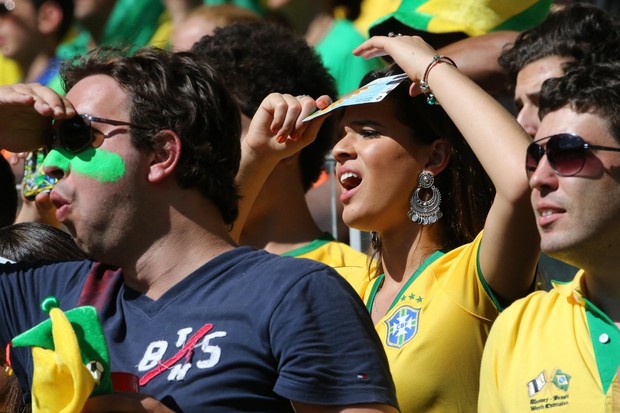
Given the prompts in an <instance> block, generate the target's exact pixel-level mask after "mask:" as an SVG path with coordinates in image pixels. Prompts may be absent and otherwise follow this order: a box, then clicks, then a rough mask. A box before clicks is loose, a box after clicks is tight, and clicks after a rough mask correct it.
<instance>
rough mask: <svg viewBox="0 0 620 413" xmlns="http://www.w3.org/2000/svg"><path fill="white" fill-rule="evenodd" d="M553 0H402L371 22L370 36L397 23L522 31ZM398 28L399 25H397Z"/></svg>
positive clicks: (448, 29)
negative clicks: (391, 9)
mask: <svg viewBox="0 0 620 413" xmlns="http://www.w3.org/2000/svg"><path fill="white" fill-rule="evenodd" d="M552 2H553V0H521V1H519V2H516V1H514V0H495V1H489V0H403V1H402V3H401V4H400V6H399V7H398V9H396V11H395V12H393V13H390V14H387V15H385V16H383V17H381V18H380V19H378V20H376V21H375V22H373V23H372V24H371V25H370V27H369V29H368V31H369V33H370V35H371V36H372V35H386V34H387V33H389V32H390V31H392V32H395V33H396V32H397V30H398V28H399V26H400V25H404V26H406V27H408V28H411V29H412V30H415V31H421V32H429V33H455V32H462V33H465V34H467V35H468V36H478V35H481V34H484V33H487V32H491V31H497V30H517V31H520V30H525V29H528V28H530V27H533V26H536V25H537V24H539V23H540V22H541V21H542V20H544V18H545V17H546V16H547V14H549V10H550V7H551V4H552ZM400 27H402V26H400Z"/></svg>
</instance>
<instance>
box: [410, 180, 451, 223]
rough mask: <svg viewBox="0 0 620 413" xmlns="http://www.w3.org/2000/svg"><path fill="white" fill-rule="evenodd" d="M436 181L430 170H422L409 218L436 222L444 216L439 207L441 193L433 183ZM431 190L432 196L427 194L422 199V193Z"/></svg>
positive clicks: (424, 221) (412, 198)
mask: <svg viewBox="0 0 620 413" xmlns="http://www.w3.org/2000/svg"><path fill="white" fill-rule="evenodd" d="M434 182H435V178H434V177H433V174H432V173H430V172H428V171H422V172H421V173H420V176H418V187H417V188H416V189H415V191H413V194H412V195H411V200H410V201H409V212H407V216H409V219H411V220H412V221H413V222H415V223H417V224H421V225H428V224H434V223H435V222H437V221H439V218H441V217H442V216H443V213H442V212H441V210H440V209H439V204H440V203H441V194H440V193H439V189H437V187H436V186H434V185H433V183H434ZM429 190H430V191H431V194H430V197H429V196H426V197H425V198H426V199H422V198H421V197H420V195H421V193H427V192H428V191H429ZM426 195H428V194H426Z"/></svg>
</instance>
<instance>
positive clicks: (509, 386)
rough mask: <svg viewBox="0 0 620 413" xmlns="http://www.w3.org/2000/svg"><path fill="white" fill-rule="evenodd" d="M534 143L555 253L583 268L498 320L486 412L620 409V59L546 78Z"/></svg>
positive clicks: (544, 234) (487, 371)
mask: <svg viewBox="0 0 620 413" xmlns="http://www.w3.org/2000/svg"><path fill="white" fill-rule="evenodd" d="M539 104H540V112H539V114H540V116H541V118H542V121H541V124H540V127H539V129H538V132H537V134H536V137H535V140H534V142H533V143H532V144H531V145H530V147H529V148H528V150H527V157H526V171H527V174H528V177H529V180H530V186H531V187H532V206H533V208H534V212H535V216H536V220H537V225H538V229H539V232H540V236H541V249H542V251H543V252H545V253H547V254H548V255H550V256H552V257H555V258H558V259H561V260H563V261H565V262H567V263H569V264H572V265H574V266H576V267H579V268H581V270H580V271H579V272H578V273H577V275H576V276H575V279H574V280H573V281H572V282H571V283H566V284H562V285H560V284H556V285H554V288H553V289H552V290H551V291H550V292H543V291H540V292H536V293H533V294H531V295H530V296H528V297H526V298H524V299H522V300H519V301H517V302H515V303H514V304H513V305H512V306H510V307H509V308H508V309H507V310H506V311H504V313H502V314H501V315H500V316H499V318H498V319H497V321H496V322H495V324H494V325H493V327H492V329H491V333H490V335H489V338H488V340H487V343H486V347H485V350H484V355H483V359H482V371H481V385H480V395H479V403H478V405H479V412H493V413H495V412H534V411H540V412H549V413H564V412H580V413H581V412H597V413H598V412H617V411H620V387H619V384H618V375H617V371H618V367H619V364H620V330H619V329H618V325H619V324H620V277H619V276H618V268H619V267H620V253H619V252H618V246H619V245H620V118H619V117H618V115H617V114H618V113H620V63H597V64H593V65H590V66H587V65H580V67H574V68H571V69H569V70H568V71H567V72H566V74H565V76H564V77H562V78H554V79H549V80H547V81H546V82H545V83H544V84H543V87H542V90H541V93H540V101H539Z"/></svg>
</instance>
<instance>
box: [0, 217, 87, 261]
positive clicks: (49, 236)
mask: <svg viewBox="0 0 620 413" xmlns="http://www.w3.org/2000/svg"><path fill="white" fill-rule="evenodd" d="M0 256H1V257H4V258H8V259H9V260H11V261H15V262H37V261H79V260H84V259H86V258H88V256H87V255H86V253H85V252H84V251H82V250H81V249H80V248H79V247H78V246H77V244H76V243H75V241H73V238H71V235H69V234H68V233H66V232H64V231H63V230H61V229H58V228H55V227H53V226H51V225H48V224H43V223H40V222H21V223H17V224H13V225H9V226H6V227H3V228H0Z"/></svg>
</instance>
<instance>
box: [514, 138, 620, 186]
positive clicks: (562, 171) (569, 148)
mask: <svg viewBox="0 0 620 413" xmlns="http://www.w3.org/2000/svg"><path fill="white" fill-rule="evenodd" d="M545 139H548V141H547V144H546V145H545V147H544V148H543V147H542V146H541V145H540V144H539V143H538V142H540V141H544V140H545ZM591 150H598V151H613V152H620V148H610V147H608V146H599V145H592V144H590V143H587V142H586V141H585V140H584V139H583V138H582V137H581V136H579V135H575V134H573V133H560V134H557V135H552V136H548V137H546V138H542V139H538V140H536V141H534V142H532V143H530V145H529V146H528V147H527V155H526V157H525V170H526V172H527V177H528V178H530V177H531V176H532V174H533V173H534V171H535V170H536V168H537V167H538V163H539V162H540V160H541V159H542V157H543V156H544V155H547V161H548V162H549V165H550V166H551V169H553V171H554V172H555V173H557V174H558V175H562V176H573V175H575V174H578V173H579V172H580V171H581V169H583V166H584V165H585V163H586V157H587V156H588V151H591Z"/></svg>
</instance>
